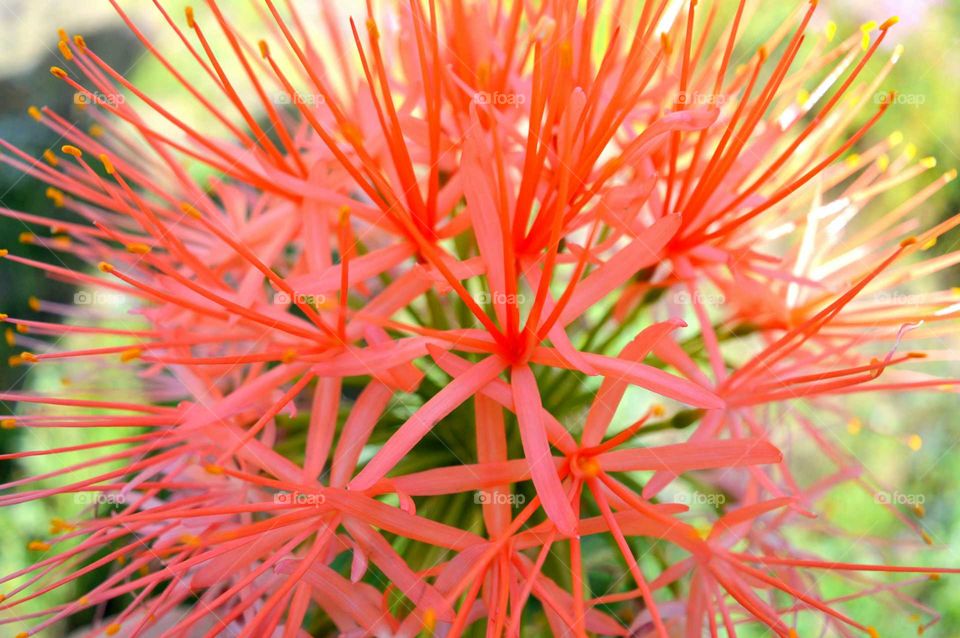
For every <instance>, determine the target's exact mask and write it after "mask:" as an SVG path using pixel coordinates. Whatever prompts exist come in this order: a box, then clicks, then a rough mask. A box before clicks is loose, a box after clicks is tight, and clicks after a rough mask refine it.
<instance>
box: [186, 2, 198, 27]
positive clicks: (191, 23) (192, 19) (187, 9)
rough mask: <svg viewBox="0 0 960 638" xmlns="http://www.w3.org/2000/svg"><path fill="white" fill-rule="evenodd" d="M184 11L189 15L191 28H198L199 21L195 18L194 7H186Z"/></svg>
mask: <svg viewBox="0 0 960 638" xmlns="http://www.w3.org/2000/svg"><path fill="white" fill-rule="evenodd" d="M183 13H184V15H185V16H186V17H187V26H188V27H190V28H191V29H195V28H197V21H196V20H194V18H193V7H187V8H185V9H184V10H183Z"/></svg>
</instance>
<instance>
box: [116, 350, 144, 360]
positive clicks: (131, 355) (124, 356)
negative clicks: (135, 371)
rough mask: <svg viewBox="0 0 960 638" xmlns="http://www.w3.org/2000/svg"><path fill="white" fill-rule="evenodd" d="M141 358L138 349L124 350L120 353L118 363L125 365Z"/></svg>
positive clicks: (141, 351) (140, 352)
mask: <svg viewBox="0 0 960 638" xmlns="http://www.w3.org/2000/svg"><path fill="white" fill-rule="evenodd" d="M141 356H143V350H142V349H140V348H130V349H129V350H124V351H123V352H121V353H120V361H122V362H123V363H127V362H129V361H133V360H134V359H139V358H140V357H141Z"/></svg>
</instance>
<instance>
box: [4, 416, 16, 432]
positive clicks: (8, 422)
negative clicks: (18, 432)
mask: <svg viewBox="0 0 960 638" xmlns="http://www.w3.org/2000/svg"><path fill="white" fill-rule="evenodd" d="M15 427H17V420H16V419H2V420H0V428H3V429H4V430H12V429H13V428H15Z"/></svg>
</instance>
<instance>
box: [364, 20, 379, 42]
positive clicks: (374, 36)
mask: <svg viewBox="0 0 960 638" xmlns="http://www.w3.org/2000/svg"><path fill="white" fill-rule="evenodd" d="M367 33H368V34H369V35H370V39H371V40H379V39H380V29H378V28H377V23H376V22H374V20H373V18H367Z"/></svg>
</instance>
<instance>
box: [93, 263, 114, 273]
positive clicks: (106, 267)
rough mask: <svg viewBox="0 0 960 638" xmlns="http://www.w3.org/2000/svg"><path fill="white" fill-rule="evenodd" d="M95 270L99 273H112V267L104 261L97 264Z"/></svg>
mask: <svg viewBox="0 0 960 638" xmlns="http://www.w3.org/2000/svg"><path fill="white" fill-rule="evenodd" d="M97 268H98V269H99V270H100V272H113V270H114V268H113V266H112V265H110V264H108V263H107V262H105V261H101V262H100V263H99V264H97Z"/></svg>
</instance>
